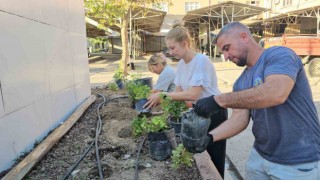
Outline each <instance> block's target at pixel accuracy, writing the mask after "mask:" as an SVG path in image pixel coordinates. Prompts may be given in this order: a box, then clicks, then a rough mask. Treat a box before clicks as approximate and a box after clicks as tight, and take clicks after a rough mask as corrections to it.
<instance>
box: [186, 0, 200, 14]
mask: <svg viewBox="0 0 320 180" xmlns="http://www.w3.org/2000/svg"><path fill="white" fill-rule="evenodd" d="M199 8H200V3H199V2H185V5H184V9H185V12H188V11H192V10H195V9H199Z"/></svg>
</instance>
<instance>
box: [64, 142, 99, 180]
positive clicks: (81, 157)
mask: <svg viewBox="0 0 320 180" xmlns="http://www.w3.org/2000/svg"><path fill="white" fill-rule="evenodd" d="M93 144H94V141H92V142H91V144H90V145H89V147H88V148H87V149H86V151H85V152H84V153H83V154H82V155H81V156H80V158H79V159H78V160H77V161H76V162H75V163H74V164H73V165H72V166H71V167H70V168H69V170H68V172H67V173H66V174H65V175H64V176H63V178H62V179H63V180H65V179H67V178H68V177H69V175H70V174H71V173H72V172H73V171H74V169H75V168H76V167H77V166H78V165H79V163H80V162H81V161H82V160H83V158H84V157H85V156H86V155H87V154H88V152H89V151H90V149H91V148H92V147H93Z"/></svg>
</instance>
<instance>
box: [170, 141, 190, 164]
mask: <svg viewBox="0 0 320 180" xmlns="http://www.w3.org/2000/svg"><path fill="white" fill-rule="evenodd" d="M171 159H172V163H173V164H172V167H173V168H174V169H178V168H179V167H181V166H182V165H186V166H188V167H191V166H192V162H193V161H194V160H193V158H192V153H190V152H188V151H187V150H186V148H185V147H184V146H183V144H179V145H178V147H177V148H176V149H174V150H172V155H171Z"/></svg>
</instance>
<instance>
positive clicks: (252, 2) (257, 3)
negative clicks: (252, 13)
mask: <svg viewBox="0 0 320 180" xmlns="http://www.w3.org/2000/svg"><path fill="white" fill-rule="evenodd" d="M247 4H249V5H252V6H260V1H247Z"/></svg>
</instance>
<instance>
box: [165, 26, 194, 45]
mask: <svg viewBox="0 0 320 180" xmlns="http://www.w3.org/2000/svg"><path fill="white" fill-rule="evenodd" d="M167 39H173V40H174V41H175V42H183V41H186V42H187V43H188V46H189V47H191V36H190V33H189V31H188V30H187V29H186V28H185V27H183V23H182V22H181V21H177V20H176V21H174V23H173V25H172V29H171V30H170V31H169V32H168V33H167V35H166V40H167Z"/></svg>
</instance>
